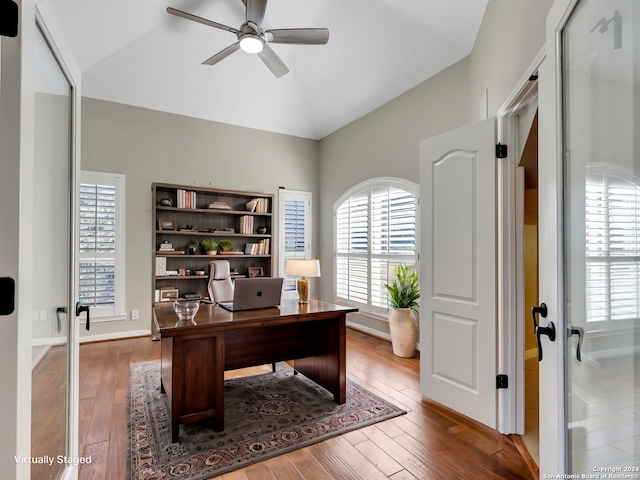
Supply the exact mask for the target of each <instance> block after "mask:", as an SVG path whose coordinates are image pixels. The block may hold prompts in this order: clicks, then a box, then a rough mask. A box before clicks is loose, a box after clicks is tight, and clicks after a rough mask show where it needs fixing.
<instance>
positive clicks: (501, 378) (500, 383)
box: [496, 374, 509, 388]
mask: <svg viewBox="0 0 640 480" xmlns="http://www.w3.org/2000/svg"><path fill="white" fill-rule="evenodd" d="M496 388H509V376H508V375H505V374H500V375H498V376H496Z"/></svg>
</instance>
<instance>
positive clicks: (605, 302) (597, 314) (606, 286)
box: [585, 174, 640, 322]
mask: <svg viewBox="0 0 640 480" xmlns="http://www.w3.org/2000/svg"><path fill="white" fill-rule="evenodd" d="M585 207H586V208H585V210H586V273H587V274H586V307H587V321H588V322H596V321H606V320H632V319H637V318H639V317H640V291H639V290H638V285H640V190H639V188H638V183H637V182H634V181H630V180H628V179H624V178H621V177H619V176H616V175H605V174H597V175H590V176H589V178H588V181H587V185H586V204H585Z"/></svg>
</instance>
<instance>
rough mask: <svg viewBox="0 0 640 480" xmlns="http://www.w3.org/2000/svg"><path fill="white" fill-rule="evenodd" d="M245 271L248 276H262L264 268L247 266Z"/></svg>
mask: <svg viewBox="0 0 640 480" xmlns="http://www.w3.org/2000/svg"><path fill="white" fill-rule="evenodd" d="M247 273H248V274H249V278H256V277H264V269H263V268H262V267H249V268H248V269H247Z"/></svg>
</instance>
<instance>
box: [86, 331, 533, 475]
mask: <svg viewBox="0 0 640 480" xmlns="http://www.w3.org/2000/svg"><path fill="white" fill-rule="evenodd" d="M159 358H160V343H159V342H152V341H151V340H150V338H136V339H127V340H118V341H112V342H102V343H91V344H84V345H81V346H80V432H79V435H80V438H79V444H80V454H81V455H84V456H87V455H91V456H92V463H91V464H90V465H82V466H81V468H80V476H79V478H80V480H89V479H114V480H115V479H118V480H121V479H123V478H125V472H126V466H125V462H126V450H127V437H126V431H127V405H126V400H127V389H128V383H129V365H130V364H131V363H136V362H145V361H149V360H156V359H159ZM268 370H269V368H268V367H267V369H266V370H265V371H268ZM254 371H255V370H254ZM347 374H348V376H349V377H351V378H352V379H354V380H355V381H356V382H358V383H360V384H361V385H363V386H364V387H366V388H368V389H369V390H371V391H373V392H375V393H376V394H378V395H380V396H381V397H384V398H386V399H388V400H390V401H392V402H393V403H395V404H396V405H398V406H400V407H402V408H404V409H405V410H407V411H408V413H407V415H403V416H401V417H397V418H394V419H391V420H387V421H385V422H381V423H378V424H375V425H372V426H369V427H366V428H363V429H360V430H357V431H355V432H350V433H347V434H345V435H342V436H339V437H335V438H332V439H329V440H326V441H324V442H321V443H318V444H315V445H312V446H309V447H306V448H303V449H300V450H297V451H295V452H292V453H289V454H285V455H282V456H280V457H276V458H273V459H270V460H266V461H264V462H261V463H258V464H255V465H252V466H249V467H247V468H244V469H241V470H236V471H234V472H231V473H228V474H225V475H222V476H218V477H215V480H304V479H306V480H315V479H323V480H324V479H327V480H331V479H335V480H346V479H362V480H376V479H393V480H409V479H411V480H415V479H419V480H423V479H439V480H442V479H474V480H482V479H510V480H517V479H527V480H529V479H531V478H532V476H531V474H530V472H529V470H528V468H527V465H526V463H525V461H524V460H523V459H522V457H521V456H520V454H519V453H518V450H517V449H516V447H515V445H514V443H513V442H512V440H511V438H510V437H508V436H505V435H501V434H499V433H497V432H496V431H494V430H491V429H489V428H486V427H484V426H482V425H479V424H476V423H475V422H472V421H469V420H468V419H465V418H463V417H461V416H459V415H457V414H455V413H454V412H451V411H449V410H447V409H445V408H442V407H440V406H438V405H434V404H429V403H426V402H423V401H422V398H421V395H420V393H419V360H418V359H417V358H415V359H403V358H399V357H396V356H394V355H393V354H392V353H391V345H390V344H389V343H388V342H385V341H383V340H380V339H377V338H374V337H371V336H369V335H366V334H363V333H361V332H358V331H356V330H353V329H347Z"/></svg>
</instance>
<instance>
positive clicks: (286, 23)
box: [50, 0, 488, 139]
mask: <svg viewBox="0 0 640 480" xmlns="http://www.w3.org/2000/svg"><path fill="white" fill-rule="evenodd" d="M487 2H488V0H444V1H443V0H401V1H399V0H271V1H270V2H269V4H268V5H267V11H266V15H265V19H264V22H263V27H264V28H265V29H270V28H295V27H326V28H328V29H329V30H330V39H329V42H328V44H326V45H282V44H272V45H271V46H272V48H273V50H274V51H275V52H276V53H277V54H278V55H279V56H280V58H282V60H284V62H285V63H286V64H287V66H288V67H289V69H290V73H289V74H287V75H285V76H283V77H282V78H280V79H277V78H275V77H274V76H273V74H272V73H271V72H270V71H269V70H268V69H267V67H266V66H265V65H264V64H263V63H262V61H261V60H260V59H259V58H258V57H257V56H256V55H252V54H248V53H245V52H242V51H238V52H236V53H234V54H233V55H231V56H230V57H228V58H226V59H224V60H222V61H221V62H220V63H218V64H217V65H214V66H206V65H201V63H202V62H203V61H204V60H206V59H208V58H209V57H211V56H212V55H213V54H214V53H216V52H218V51H220V50H222V49H223V48H225V47H227V46H228V45H230V44H232V43H234V42H235V41H236V37H235V36H234V35H233V34H232V33H229V32H226V31H222V30H218V29H215V28H212V27H208V26H205V25H202V24H199V23H195V22H191V21H188V20H185V19H183V18H179V17H175V16H173V15H169V14H168V13H167V12H166V7H168V6H172V7H174V8H177V9H179V10H184V11H187V12H189V13H193V14H195V15H198V16H201V17H205V18H207V19H210V20H214V21H216V22H219V23H223V24H226V25H229V26H232V27H235V28H238V27H239V26H240V25H241V24H242V23H243V22H244V5H243V4H242V1H241V0H159V1H158V0H109V1H101V2H94V1H87V0H50V3H51V5H52V7H53V10H54V12H55V14H56V16H57V18H58V21H59V23H60V25H61V27H62V29H63V31H64V32H65V35H66V37H67V41H68V42H69V44H70V45H71V49H72V50H73V52H74V55H75V57H76V60H77V62H78V64H79V66H80V69H81V71H82V75H83V77H82V94H83V96H87V97H92V98H98V99H103V100H109V101H114V102H119V103H125V104H130V105H135V106H140V107H145V108H150V109H154V110H160V111H165V112H171V113H177V114H182V115H188V116H192V117H197V118H203V119H208V120H214V121H218V122H224V123H229V124H233V125H241V126H245V127H251V128H257V129H260V130H267V131H272V132H278V133H284V134H289V135H295V136H300V137H305V138H312V139H320V138H323V137H325V136H326V135H328V134H330V133H332V132H334V131H335V130H337V129H339V128H341V127H343V126H344V125H346V124H348V123H350V122H352V121H353V120H356V119H357V118H359V117H361V116H363V115H365V114H367V113H369V112H371V111H372V110H374V109H376V108H377V107H379V106H381V105H383V104H385V103H386V102H388V101H389V100H391V99H393V98H395V97H397V96H398V95H400V94H402V93H404V92H406V91H407V90H409V89H410V88H412V87H414V86H415V85H417V84H419V83H421V82H423V81H424V80H426V79H427V78H429V77H431V76H433V75H434V74H436V73H438V72H440V71H442V70H443V69H445V68H446V67H448V66H449V65H452V64H453V63H455V62H457V61H458V60H460V59H462V58H464V57H465V56H466V55H468V54H469V53H470V51H471V49H472V47H473V44H474V41H475V38H476V35H477V33H478V29H479V28H480V23H481V21H482V17H483V15H484V11H485V8H486V5H487Z"/></svg>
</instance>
